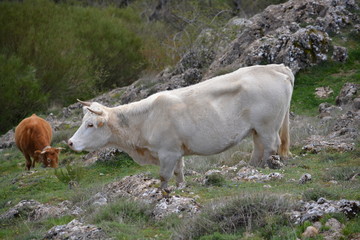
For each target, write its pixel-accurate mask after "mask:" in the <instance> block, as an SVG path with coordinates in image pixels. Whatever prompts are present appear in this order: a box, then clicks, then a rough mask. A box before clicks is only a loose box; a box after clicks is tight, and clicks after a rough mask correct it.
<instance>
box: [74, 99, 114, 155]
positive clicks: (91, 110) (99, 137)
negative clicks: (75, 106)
mask: <svg viewBox="0 0 360 240" xmlns="http://www.w3.org/2000/svg"><path fill="white" fill-rule="evenodd" d="M78 101H79V102H80V103H81V104H83V105H84V107H83V110H84V113H85V115H84V117H83V120H82V123H81V126H80V127H79V129H78V130H77V131H76V132H75V134H74V135H73V136H72V137H71V138H70V139H69V141H68V145H69V147H70V148H71V149H73V150H75V151H83V150H86V151H92V150H96V149H99V148H102V147H104V146H106V144H107V143H108V141H109V138H110V137H111V130H110V127H109V125H108V119H109V114H108V109H107V108H106V107H105V106H103V105H101V104H100V103H97V102H93V103H89V102H83V101H80V100H78Z"/></svg>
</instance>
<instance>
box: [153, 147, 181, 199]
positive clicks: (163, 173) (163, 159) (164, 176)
mask: <svg viewBox="0 0 360 240" xmlns="http://www.w3.org/2000/svg"><path fill="white" fill-rule="evenodd" d="M181 157H182V156H181V154H180V153H174V152H168V151H164V152H160V153H159V160H160V181H161V185H160V188H161V190H162V191H163V194H164V195H166V194H168V193H169V192H170V191H169V190H168V189H167V187H168V182H169V180H170V178H171V177H172V175H173V173H174V170H175V166H176V164H177V163H178V162H179V161H180V159H181ZM181 172H182V171H181ZM182 178H184V176H182Z"/></svg>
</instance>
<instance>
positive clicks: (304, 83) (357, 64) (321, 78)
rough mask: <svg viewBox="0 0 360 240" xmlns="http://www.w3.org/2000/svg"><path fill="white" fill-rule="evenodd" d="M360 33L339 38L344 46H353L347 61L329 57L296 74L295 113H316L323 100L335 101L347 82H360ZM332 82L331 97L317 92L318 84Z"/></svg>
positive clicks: (293, 105)
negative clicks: (323, 97)
mask: <svg viewBox="0 0 360 240" xmlns="http://www.w3.org/2000/svg"><path fill="white" fill-rule="evenodd" d="M358 38H359V36H349V39H348V41H347V42H344V41H343V40H341V39H335V42H336V43H339V44H340V45H342V46H347V47H348V46H350V48H349V59H348V60H347V61H346V62H345V63H340V62H333V61H326V62H323V63H321V64H319V65H317V66H314V67H311V68H308V69H305V70H301V71H300V72H299V73H298V74H297V75H296V78H295V87H294V93H293V98H292V107H291V110H292V111H293V112H295V114H301V115H303V114H305V115H310V116H314V115H316V114H317V109H318V106H319V104H320V103H323V102H329V103H331V104H335V98H336V96H338V95H339V93H340V90H341V88H342V86H343V85H344V84H345V83H346V82H353V83H360V61H359V58H360V46H359V42H358ZM324 86H329V87H330V88H331V89H333V91H334V93H333V94H331V95H330V96H329V97H328V98H325V99H320V98H317V97H316V96H315V94H314V93H315V88H317V87H324Z"/></svg>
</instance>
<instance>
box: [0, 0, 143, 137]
mask: <svg viewBox="0 0 360 240" xmlns="http://www.w3.org/2000/svg"><path fill="white" fill-rule="evenodd" d="M0 12H1V14H0V25H1V28H0V54H2V55H3V57H2V60H1V61H6V60H4V56H5V58H10V57H11V56H14V57H15V58H16V59H17V62H16V63H15V62H14V60H13V61H12V63H9V64H13V65H14V64H17V65H18V66H20V65H21V66H23V68H24V66H26V69H21V70H20V69H19V67H18V68H16V69H17V70H12V71H13V73H12V74H10V73H8V74H3V75H2V76H1V78H2V81H1V82H2V88H1V91H2V92H4V93H6V92H9V94H10V93H11V92H14V91H15V92H21V93H23V92H24V93H23V94H26V96H24V97H23V98H22V100H21V101H20V102H23V103H24V102H26V104H28V106H31V108H26V110H27V111H26V112H25V113H28V112H37V111H42V110H43V109H44V106H43V104H44V103H45V102H46V105H47V106H49V105H51V104H58V105H66V104H70V103H73V102H74V101H75V100H76V98H81V99H88V98H90V97H92V96H95V94H98V93H99V92H101V91H104V90H108V89H110V88H112V87H119V86H125V85H128V84H129V83H131V82H132V81H134V80H136V78H137V76H138V74H139V72H140V70H141V69H142V68H143V67H144V66H145V64H146V61H145V59H144V57H143V55H142V53H141V47H142V41H141V40H140V38H139V37H137V36H136V35H135V33H134V32H132V31H130V30H129V27H128V26H127V21H132V22H134V24H136V22H137V21H139V20H138V17H137V16H136V14H135V13H134V12H132V11H131V10H127V9H116V8H111V7H110V8H106V9H99V8H92V7H86V8H85V7H80V6H72V5H66V4H55V3H54V2H52V1H49V0H33V1H24V2H0ZM9 64H8V65H9ZM29 66H31V69H30V67H29ZM2 68H3V69H2V71H5V70H6V69H4V67H2ZM6 71H10V70H6ZM14 71H15V72H14ZM18 72H19V73H18ZM14 74H15V75H17V77H16V78H15V77H12V76H13V75H14ZM19 75H25V76H26V78H27V79H29V78H33V79H36V81H35V80H32V82H33V84H25V85H26V87H25V89H24V87H22V86H23V85H24V84H23V82H24V81H27V82H28V81H29V80H23V79H22V78H23V77H20V76H19ZM8 83H12V84H8ZM29 89H30V90H31V91H29ZM28 95H31V96H28ZM35 95H37V96H38V97H34V96H35ZM2 96H4V95H2ZM6 96H8V95H6ZM13 98H15V96H14V97H13ZM46 98H47V99H46ZM11 99H12V98H9V97H7V98H6V99H5V100H6V101H9V100H11ZM25 100H26V101H25ZM46 100H47V101H46ZM39 102H40V103H41V104H42V105H41V106H42V108H40V107H39ZM11 109H12V110H13V111H16V112H21V113H23V114H22V116H18V115H17V114H14V112H7V113H5V114H2V115H1V120H0V121H1V122H3V121H8V119H9V118H12V119H15V122H16V121H19V120H21V118H22V117H23V116H24V115H26V114H24V112H23V111H22V109H23V108H20V109H18V108H17V107H16V108H11ZM13 125H14V120H12V121H10V122H9V123H7V125H1V129H0V132H4V131H6V130H7V129H9V127H10V126H13Z"/></svg>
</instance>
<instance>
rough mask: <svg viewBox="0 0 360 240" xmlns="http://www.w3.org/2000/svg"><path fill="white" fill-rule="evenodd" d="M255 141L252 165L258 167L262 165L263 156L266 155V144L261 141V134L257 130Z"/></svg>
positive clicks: (254, 134)
mask: <svg viewBox="0 0 360 240" xmlns="http://www.w3.org/2000/svg"><path fill="white" fill-rule="evenodd" d="M253 143H254V149H253V152H252V154H251V159H250V165H251V166H255V167H257V166H259V165H260V163H261V160H262V157H263V155H264V146H263V144H262V142H261V139H260V136H259V135H258V134H257V132H255V131H254V133H253Z"/></svg>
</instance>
